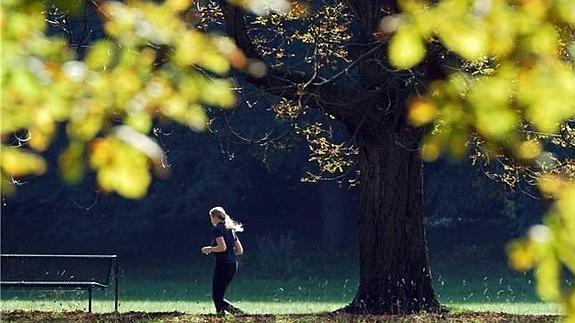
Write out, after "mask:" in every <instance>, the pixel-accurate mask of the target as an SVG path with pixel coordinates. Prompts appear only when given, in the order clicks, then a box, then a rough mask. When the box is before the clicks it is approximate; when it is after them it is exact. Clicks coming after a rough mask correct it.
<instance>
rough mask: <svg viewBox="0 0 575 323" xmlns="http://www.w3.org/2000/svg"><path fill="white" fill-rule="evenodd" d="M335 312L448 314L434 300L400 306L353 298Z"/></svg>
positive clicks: (359, 313) (444, 308)
mask: <svg viewBox="0 0 575 323" xmlns="http://www.w3.org/2000/svg"><path fill="white" fill-rule="evenodd" d="M334 313H335V314H343V313H346V314H354V315H408V314H421V313H434V314H448V313H449V310H448V309H447V307H445V306H442V305H440V304H439V303H437V302H436V301H433V302H427V303H424V304H420V303H417V304H414V303H411V304H409V306H408V307H402V306H400V305H399V304H398V302H396V304H393V305H392V304H391V303H390V302H373V301H372V302H365V301H362V300H358V299H355V300H353V301H352V302H351V303H350V304H348V305H346V306H345V307H342V308H340V309H337V310H335V311H334Z"/></svg>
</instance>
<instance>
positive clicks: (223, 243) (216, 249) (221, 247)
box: [202, 237, 228, 255]
mask: <svg viewBox="0 0 575 323" xmlns="http://www.w3.org/2000/svg"><path fill="white" fill-rule="evenodd" d="M216 243H217V244H218V245H217V246H215V247H213V246H206V247H203V248H202V253H203V254H205V255H209V254H210V253H212V252H224V251H226V249H227V248H228V247H227V246H226V241H225V240H224V237H217V238H216Z"/></svg>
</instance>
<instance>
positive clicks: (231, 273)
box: [223, 262, 244, 314]
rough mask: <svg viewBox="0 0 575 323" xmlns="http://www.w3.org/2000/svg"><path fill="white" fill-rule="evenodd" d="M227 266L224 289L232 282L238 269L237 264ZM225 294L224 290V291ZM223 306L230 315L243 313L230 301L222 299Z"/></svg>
mask: <svg viewBox="0 0 575 323" xmlns="http://www.w3.org/2000/svg"><path fill="white" fill-rule="evenodd" d="M226 265H228V276H227V279H226V287H225V289H227V287H228V286H229V285H230V283H231V282H232V280H233V279H234V276H235V274H236V271H237V269H238V263H237V262H236V263H231V264H226ZM224 293H225V290H224ZM223 302H224V304H225V305H224V306H225V310H226V311H228V312H230V313H232V314H244V312H243V311H242V310H240V309H239V308H237V307H235V306H234V305H233V304H232V303H231V302H230V301H228V300H226V299H224V300H223Z"/></svg>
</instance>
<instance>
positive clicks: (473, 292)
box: [1, 275, 559, 315]
mask: <svg viewBox="0 0 575 323" xmlns="http://www.w3.org/2000/svg"><path fill="white" fill-rule="evenodd" d="M438 278H439V279H436V280H435V285H436V286H435V289H436V293H437V295H438V298H439V300H440V301H441V303H442V304H444V305H447V306H449V307H451V308H453V309H454V310H455V311H460V310H468V311H490V312H506V313H513V314H533V315H543V314H558V313H559V308H558V306H556V305H554V304H548V303H542V302H540V301H538V300H537V298H536V297H535V296H534V295H533V292H532V291H531V289H532V286H530V284H529V283H526V282H525V281H524V280H528V279H527V278H526V277H524V276H521V275H519V276H515V277H514V276H511V277H505V278H490V277H487V276H484V277H483V278H474V277H473V275H468V277H467V278H466V279H464V280H459V279H458V278H456V277H453V278H452V277H449V278H443V276H439V277H438ZM180 279H182V277H181V278H180ZM355 289H356V282H355V281H354V280H352V279H344V280H319V279H293V280H289V281H280V280H256V279H249V278H242V277H241V276H239V277H238V278H237V280H236V281H234V283H233V284H232V287H231V289H230V290H229V293H228V298H229V299H230V300H232V301H234V302H235V303H236V304H237V305H238V306H240V307H241V308H242V309H244V310H245V311H247V312H249V313H254V314H265V313H274V314H288V313H319V312H326V311H333V310H335V309H337V308H340V307H342V306H344V305H345V304H346V303H347V302H349V301H350V300H351V299H352V298H353V296H354V292H355ZM86 307H87V295H86V294H85V293H81V292H39V291H36V292H22V291H5V292H4V293H3V295H2V302H1V309H2V311H10V310H40V311H74V310H83V309H86ZM112 309H113V294H112V291H111V290H107V291H96V292H95V301H94V304H93V310H94V311H95V312H109V311H111V310H112ZM120 311H121V312H128V311H145V312H172V311H178V312H184V313H190V314H200V313H213V305H212V303H211V299H210V283H209V281H197V280H196V281H194V280H192V279H190V280H184V279H182V280H180V281H171V280H162V279H157V280H141V277H138V279H137V280H131V279H129V278H127V277H125V279H124V280H123V281H121V295H120Z"/></svg>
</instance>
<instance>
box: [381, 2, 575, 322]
mask: <svg viewBox="0 0 575 323" xmlns="http://www.w3.org/2000/svg"><path fill="white" fill-rule="evenodd" d="M400 3H401V9H402V10H403V14H400V15H393V16H388V17H387V18H385V19H384V20H383V21H382V22H381V29H382V33H384V34H386V33H387V34H389V33H392V32H393V35H392V36H391V39H390V41H389V57H390V61H391V63H392V64H393V65H394V66H395V67H397V68H412V67H415V66H416V65H417V64H420V63H424V64H425V62H426V61H427V60H429V59H430V57H433V56H434V55H435V56H437V55H440V56H441V58H442V61H443V62H444V64H445V65H446V66H445V67H447V68H448V70H451V72H448V73H446V75H445V77H440V78H437V79H435V80H431V83H429V84H428V86H427V88H426V90H425V92H424V94H422V95H421V96H417V97H415V98H413V99H412V100H411V103H410V104H409V107H408V117H409V119H410V121H411V123H412V124H413V125H415V126H424V125H428V126H430V131H429V134H428V135H427V137H426V139H424V144H423V147H422V157H423V158H424V159H426V160H430V161H431V160H435V159H437V158H438V157H439V156H440V154H441V153H444V152H447V153H449V154H451V155H453V156H456V157H462V156H464V155H465V154H466V153H468V152H469V153H471V157H472V158H473V160H474V162H475V163H477V164H480V163H484V164H489V161H493V160H496V161H498V165H499V166H500V167H496V168H498V169H496V171H492V172H489V173H488V174H490V176H492V177H494V178H496V179H498V180H501V181H503V182H505V183H507V184H508V185H510V186H511V187H513V188H517V187H519V185H521V183H522V182H526V183H528V184H531V185H534V186H537V187H539V189H540V191H541V193H540V194H541V196H543V198H545V199H551V200H556V202H555V203H554V204H553V206H552V207H551V208H550V211H549V213H548V214H547V215H546V216H545V217H544V221H543V222H544V224H542V225H538V226H534V227H533V228H532V229H531V230H530V231H529V233H528V235H527V236H526V237H525V238H523V239H519V240H516V241H514V242H512V243H511V244H510V245H509V246H508V251H509V260H510V264H511V266H512V267H514V268H515V269H517V270H521V271H526V270H529V269H535V274H536V278H537V290H538V293H539V295H540V296H541V297H542V298H543V299H546V300H550V301H554V302H556V301H562V302H563V304H564V306H565V307H564V308H565V310H566V313H567V320H568V321H575V288H573V287H571V288H570V289H568V288H567V287H566V286H562V281H563V280H562V276H563V275H564V273H563V270H566V271H567V272H569V273H570V274H569V275H570V277H571V278H572V277H574V276H575V258H574V255H575V239H574V237H575V234H574V233H575V216H574V215H575V159H574V157H573V153H574V152H575V150H574V149H575V131H574V128H575V69H574V66H575V36H574V35H575V34H574V31H575V2H573V1H567V0H555V1H552V0H548V1H546V0H541V1H509V0H478V1H457V0H441V1H437V2H435V3H434V4H430V3H429V2H428V1H418V0H405V1H401V2H400ZM437 44H441V46H443V48H444V49H446V50H447V51H443V50H441V49H440V50H437ZM429 49H431V50H429ZM438 53H439V54H438ZM450 67H452V68H450ZM453 67H455V68H453Z"/></svg>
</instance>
